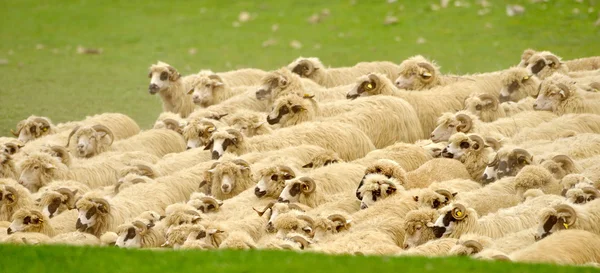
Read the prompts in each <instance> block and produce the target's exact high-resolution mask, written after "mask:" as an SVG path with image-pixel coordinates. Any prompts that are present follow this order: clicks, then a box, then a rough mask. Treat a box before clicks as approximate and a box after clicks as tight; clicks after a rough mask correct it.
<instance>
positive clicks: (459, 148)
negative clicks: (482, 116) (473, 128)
mask: <svg viewBox="0 0 600 273" xmlns="http://www.w3.org/2000/svg"><path fill="white" fill-rule="evenodd" d="M484 148H485V142H484V140H483V138H481V136H479V135H477V134H470V135H466V134H463V133H456V134H454V135H452V136H451V137H450V140H449V141H448V146H446V148H444V150H443V151H442V156H443V157H445V158H454V159H457V160H462V159H463V156H464V155H468V154H472V153H479V152H481V151H482V150H483V149H484Z"/></svg>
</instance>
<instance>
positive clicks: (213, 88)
mask: <svg viewBox="0 0 600 273" xmlns="http://www.w3.org/2000/svg"><path fill="white" fill-rule="evenodd" d="M223 85H224V83H223V81H222V80H221V78H220V77H219V76H217V75H216V74H212V75H208V76H203V77H198V78H196V79H195V80H194V82H193V83H192V86H193V87H192V89H191V90H190V91H189V92H188V94H191V95H192V100H193V101H194V104H196V105H200V106H202V107H208V106H210V105H213V104H214V93H215V92H219V91H222V90H220V88H221V87H223Z"/></svg>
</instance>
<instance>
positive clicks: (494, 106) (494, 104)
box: [479, 94, 498, 111]
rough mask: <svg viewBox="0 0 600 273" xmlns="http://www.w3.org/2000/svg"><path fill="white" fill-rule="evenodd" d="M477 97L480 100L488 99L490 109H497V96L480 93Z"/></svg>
mask: <svg viewBox="0 0 600 273" xmlns="http://www.w3.org/2000/svg"><path fill="white" fill-rule="evenodd" d="M479 99H480V100H482V101H489V102H490V103H491V104H492V110H494V111H496V110H498V98H496V97H494V96H492V95H490V94H481V95H479Z"/></svg>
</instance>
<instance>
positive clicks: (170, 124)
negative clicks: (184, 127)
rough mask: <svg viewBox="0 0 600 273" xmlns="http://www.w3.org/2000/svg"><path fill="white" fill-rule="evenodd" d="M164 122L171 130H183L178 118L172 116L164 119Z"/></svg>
mask: <svg viewBox="0 0 600 273" xmlns="http://www.w3.org/2000/svg"><path fill="white" fill-rule="evenodd" d="M163 123H164V124H165V127H166V128H167V129H169V130H173V131H175V132H178V133H179V131H181V126H180V125H179V122H177V121H176V120H174V119H172V118H166V119H164V120H163Z"/></svg>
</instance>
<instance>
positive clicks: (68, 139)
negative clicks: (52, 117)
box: [65, 125, 81, 147]
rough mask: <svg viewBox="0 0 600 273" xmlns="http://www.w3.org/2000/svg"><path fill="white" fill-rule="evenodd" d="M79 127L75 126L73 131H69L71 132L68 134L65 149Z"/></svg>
mask: <svg viewBox="0 0 600 273" xmlns="http://www.w3.org/2000/svg"><path fill="white" fill-rule="evenodd" d="M80 127H81V126H79V125H77V126H75V128H73V130H71V132H70V133H69V137H68V138H67V146H65V147H69V143H71V137H72V136H73V135H74V134H75V132H77V130H79V128H80Z"/></svg>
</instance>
